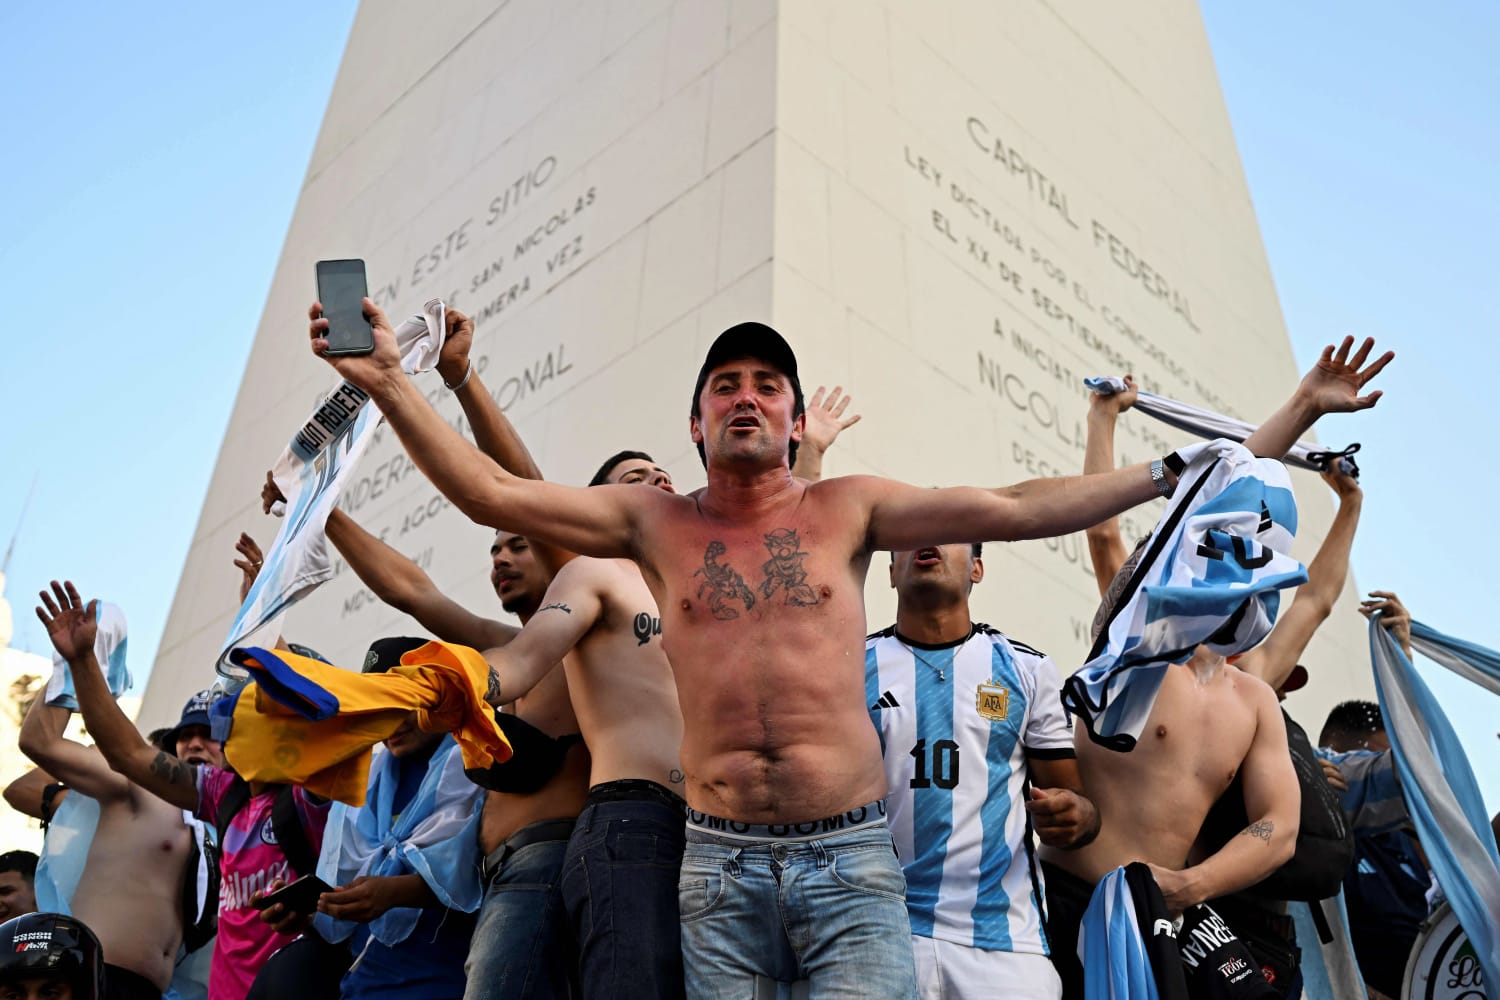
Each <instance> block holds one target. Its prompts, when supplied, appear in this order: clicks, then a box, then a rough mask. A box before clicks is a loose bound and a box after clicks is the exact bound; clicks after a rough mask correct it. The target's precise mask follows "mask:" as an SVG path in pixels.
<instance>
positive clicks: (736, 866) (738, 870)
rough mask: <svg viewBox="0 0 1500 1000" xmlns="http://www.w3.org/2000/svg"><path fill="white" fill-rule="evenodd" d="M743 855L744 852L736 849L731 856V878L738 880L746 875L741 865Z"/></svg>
mask: <svg viewBox="0 0 1500 1000" xmlns="http://www.w3.org/2000/svg"><path fill="white" fill-rule="evenodd" d="M743 853H744V852H743V851H742V850H740V848H738V847H736V848H735V849H734V853H733V854H731V855H730V856H729V863H728V865H727V867H728V868H729V877H730V878H736V879H737V878H739V877H740V876H741V875H743V874H745V869H744V868H743V867H741V865H740V855H741V854H743Z"/></svg>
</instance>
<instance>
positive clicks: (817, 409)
mask: <svg viewBox="0 0 1500 1000" xmlns="http://www.w3.org/2000/svg"><path fill="white" fill-rule="evenodd" d="M850 401H851V397H850V396H849V395H848V393H846V392H844V387H843V386H841V385H836V386H834V387H833V391H832V392H830V393H827V395H826V396H825V395H824V387H823V386H821V385H820V386H818V391H817V392H815V393H813V397H812V400H811V401H810V402H808V404H807V428H806V430H804V431H803V432H802V446H803V447H811V448H815V449H817V450H818V451H820V452H823V451H827V450H828V449H829V448H830V447H831V446H832V445H833V442H834V441H835V440H836V439H837V438H838V436H839V435H840V434H841V433H843V432H844V431H846V430H848V429H849V428H850V427H853V426H854V425H855V424H857V423H859V420H860V414H858V413H856V414H854V416H852V417H845V416H844V411H845V410H847V409H848V408H849V403H850Z"/></svg>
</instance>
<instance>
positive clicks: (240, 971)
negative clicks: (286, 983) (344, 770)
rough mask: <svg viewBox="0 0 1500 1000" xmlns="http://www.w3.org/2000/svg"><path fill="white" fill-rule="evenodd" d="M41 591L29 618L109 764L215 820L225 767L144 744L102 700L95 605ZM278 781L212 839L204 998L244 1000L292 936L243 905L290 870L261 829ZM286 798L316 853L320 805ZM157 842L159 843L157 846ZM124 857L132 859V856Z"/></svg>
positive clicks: (323, 811) (226, 782) (65, 589)
mask: <svg viewBox="0 0 1500 1000" xmlns="http://www.w3.org/2000/svg"><path fill="white" fill-rule="evenodd" d="M41 597H42V603H43V605H44V606H45V607H39V608H37V616H38V617H39V618H41V619H42V623H43V624H44V625H46V626H47V632H48V635H49V636H50V637H51V639H52V644H53V646H54V647H56V649H57V651H58V653H59V654H60V655H61V656H63V658H64V659H66V660H67V661H68V669H69V670H70V671H72V674H73V684H74V688H75V690H76V692H77V696H78V706H79V710H80V711H81V712H82V713H83V718H84V721H85V722H86V723H87V724H88V727H89V732H90V733H91V734H92V735H93V737H94V739H95V741H96V745H97V746H98V748H99V751H100V753H102V754H103V755H104V759H105V760H107V761H108V762H109V766H110V767H111V768H112V769H113V770H114V771H116V772H117V773H118V774H120V775H122V776H124V777H125V778H127V779H129V780H130V781H131V782H132V783H134V784H135V785H138V786H139V787H140V788H142V789H143V790H145V791H147V792H149V793H151V794H152V795H155V796H157V797H158V798H161V799H163V800H164V801H165V802H167V803H169V804H170V805H173V806H176V807H177V808H178V809H187V810H191V811H192V812H193V814H194V815H195V816H196V817H197V818H198V819H199V820H201V821H203V822H205V823H217V822H218V814H219V810H220V807H221V805H222V804H223V802H224V800H225V798H226V796H227V795H228V792H229V790H230V788H231V787H233V786H234V784H235V782H236V781H237V780H238V779H237V778H236V777H235V775H234V774H233V772H231V771H228V770H225V769H223V768H220V767H217V766H215V765H214V764H212V763H210V762H207V761H204V762H202V763H194V762H192V761H189V760H184V759H183V758H181V757H178V756H176V755H174V754H172V753H170V752H168V751H167V750H165V749H161V748H159V747H157V746H155V745H154V744H152V743H149V742H147V740H146V739H145V738H144V737H142V736H141V734H140V732H138V731H137V730H136V728H135V724H134V723H132V722H131V721H130V720H129V719H128V718H126V717H125V713H123V712H121V711H120V706H119V705H117V704H116V703H115V700H114V698H113V697H111V696H110V693H109V686H108V685H107V684H106V682H105V680H104V674H103V673H102V672H101V671H100V668H99V661H98V659H97V658H96V657H95V654H94V633H95V631H96V625H95V617H94V616H95V604H97V602H90V603H88V604H85V603H84V601H83V600H82V598H80V597H79V595H78V590H77V588H76V587H74V586H73V584H72V583H71V582H68V583H67V584H66V585H63V584H59V583H57V581H55V580H54V581H53V583H52V593H51V594H50V595H49V594H47V593H45V592H44V593H43V594H42V595H41ZM190 704H191V703H190ZM191 742H193V738H192V737H190V738H189V739H188V740H186V741H179V742H178V744H177V748H178V749H179V750H183V752H188V751H187V750H186V749H185V748H187V747H188V746H189V745H190V744H191ZM278 787H279V786H274V785H262V784H260V783H259V782H251V783H250V786H249V793H250V794H249V796H248V801H246V802H245V803H244V805H243V806H241V807H240V808H239V809H238V810H237V811H236V812H235V813H234V815H233V816H232V817H230V822H229V825H228V827H227V828H226V829H225V832H224V837H223V840H222V841H221V842H220V844H219V849H220V854H219V874H220V892H219V924H218V934H217V935H216V936H215V938H214V951H213V962H212V966H211V968H210V972H209V983H208V996H209V1000H242V998H243V997H244V996H245V994H246V993H247V992H248V991H249V988H250V983H251V980H252V979H253V978H254V976H255V970H256V969H258V968H259V967H260V966H261V964H263V963H264V962H265V960H266V959H267V958H269V957H270V956H271V954H272V952H274V951H275V950H276V949H277V948H279V947H281V946H282V945H285V944H289V943H290V942H291V938H289V937H286V936H284V935H278V934H276V932H275V931H273V930H272V929H271V928H270V927H267V926H265V925H264V924H262V923H261V922H260V920H259V919H258V916H257V913H256V911H255V910H254V909H253V908H252V907H251V894H252V891H254V890H258V889H261V888H264V887H265V886H266V885H267V884H268V883H270V882H271V881H272V880H273V879H277V878H286V877H287V875H288V873H289V872H290V870H291V862H290V860H289V859H288V857H287V854H286V852H285V851H284V850H283V849H282V847H281V846H280V845H279V844H278V843H277V841H276V838H274V837H273V838H269V839H267V838H265V837H264V836H261V835H260V833H261V830H262V828H263V827H264V825H265V824H266V823H269V822H270V821H271V812H272V809H273V807H274V806H275V803H276V800H277V790H278ZM292 801H293V805H294V807H295V810H296V814H297V820H298V822H299V823H300V824H301V826H302V829H303V831H304V832H305V833H306V834H307V840H308V842H309V844H310V846H311V847H312V850H313V851H314V852H316V851H317V849H318V846H319V844H320V843H321V842H322V837H323V823H324V821H325V820H326V819H327V816H328V802H327V800H324V799H318V798H317V797H316V796H313V795H310V794H308V793H306V792H304V791H303V790H302V789H300V788H294V789H293V790H292ZM101 812H102V810H101ZM103 833H104V829H103V826H102V819H101V827H100V830H99V832H98V833H96V834H95V841H96V842H98V841H101V840H104V841H106V842H107V841H108V840H109V838H108V837H103V836H101V834H103ZM184 836H186V831H184ZM165 846H167V845H164V844H163V843H161V842H157V843H156V847H155V849H156V850H160V849H162V848H163V847H165ZM130 863H132V864H140V863H141V862H140V858H139V856H135V857H133V858H132V859H131V862H130ZM86 874H87V873H85V875H86ZM111 889H112V895H113V894H114V893H118V891H119V890H118V886H113V887H111ZM180 890H181V883H180V882H179V883H175V884H174V886H173V890H172V891H173V893H174V895H173V897H172V898H173V900H174V901H175V900H176V899H177V898H178V897H177V896H176V895H175V893H177V892H180ZM76 898H77V897H76V896H75V900H76ZM117 898H122V899H124V898H129V897H127V896H119V897H117ZM174 905H175V904H174ZM75 907H76V903H75ZM132 920H133V922H134V923H133V925H134V926H143V925H142V924H141V922H140V919H139V916H136V915H134V911H133V910H132ZM173 955H174V956H175V950H174V952H173Z"/></svg>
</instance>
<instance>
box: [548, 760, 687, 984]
mask: <svg viewBox="0 0 1500 1000" xmlns="http://www.w3.org/2000/svg"><path fill="white" fill-rule="evenodd" d="M682 810H683V803H682V800H681V799H680V798H678V797H677V796H676V795H674V794H673V793H672V792H670V791H668V790H667V789H666V788H665V787H664V786H662V785H658V784H657V783H656V782H654V781H644V780H640V779H626V780H622V781H610V782H605V783H604V784H602V785H596V786H595V787H594V788H592V789H590V790H589V797H588V799H587V801H586V802H585V803H584V807H583V811H582V812H580V813H579V814H578V826H577V828H576V829H575V830H574V831H573V838H572V840H570V841H569V842H568V858H567V860H566V861H565V862H564V863H563V874H562V887H563V899H564V901H565V902H566V904H567V908H568V916H569V917H570V918H571V920H572V923H573V934H574V937H575V940H577V942H578V975H579V980H580V982H581V983H582V985H583V995H584V996H585V997H588V998H599V1000H630V998H635V997H639V998H641V1000H674V998H680V997H682V995H683V992H682V948H681V946H680V945H679V943H678V941H679V938H678V923H677V892H676V886H677V869H678V866H679V865H680V864H681V863H682V844H683V834H682Z"/></svg>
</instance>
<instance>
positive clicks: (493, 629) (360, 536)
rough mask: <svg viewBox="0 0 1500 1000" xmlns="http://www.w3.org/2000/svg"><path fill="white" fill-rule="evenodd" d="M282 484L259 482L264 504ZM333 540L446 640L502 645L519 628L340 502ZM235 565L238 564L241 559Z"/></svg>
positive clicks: (398, 605)
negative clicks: (453, 590)
mask: <svg viewBox="0 0 1500 1000" xmlns="http://www.w3.org/2000/svg"><path fill="white" fill-rule="evenodd" d="M284 499H285V497H283V496H282V495H281V489H280V488H279V487H278V486H277V485H276V481H275V480H274V479H273V478H272V477H271V474H270V473H269V472H267V473H266V482H265V485H263V486H262V487H261V488H260V500H261V509H262V510H264V511H266V512H269V511H270V509H271V505H272V504H273V503H275V502H276V501H277V500H284ZM324 531H325V532H326V534H327V535H328V540H329V541H330V542H332V543H333V547H334V548H336V549H338V552H339V555H341V556H343V557H344V561H345V562H347V563H348V564H349V568H350V569H352V570H354V575H355V576H357V577H359V580H360V582H361V583H363V584H364V585H365V586H366V587H369V588H370V589H371V590H372V591H374V592H375V596H376V597H378V598H380V599H381V601H383V602H385V603H386V604H388V605H390V606H391V607H393V608H395V609H396V610H397V611H400V612H401V613H402V614H408V615H411V616H412V617H413V618H415V619H416V620H417V623H418V624H419V625H421V626H422V627H423V628H424V629H426V630H427V631H429V632H431V633H432V634H433V635H435V636H437V637H438V638H439V639H441V640H443V641H444V642H456V643H459V644H460V645H464V646H471V647H473V648H474V649H488V648H489V647H491V646H503V645H504V644H505V643H507V642H509V641H510V640H511V639H513V638H515V636H516V633H517V632H519V631H520V630H519V629H517V628H515V627H513V626H511V625H506V624H504V623H503V622H497V621H495V620H494V619H492V618H484V617H481V616H480V615H476V614H474V612H472V611H470V610H469V609H468V608H466V607H464V606H463V605H462V604H459V603H458V602H457V601H455V600H453V599H452V598H451V597H449V596H448V595H447V594H444V593H443V592H442V591H441V590H439V589H438V588H437V584H435V583H433V582H432V577H430V576H428V575H427V574H426V573H424V572H423V571H422V567H420V566H418V565H417V564H416V563H414V562H412V561H411V560H410V559H408V558H406V557H405V556H404V555H402V554H401V553H399V552H397V551H396V550H395V549H393V548H391V547H390V546H389V545H387V544H386V543H385V542H382V541H381V540H380V539H378V538H376V537H375V536H374V535H372V534H370V533H369V532H368V531H366V530H365V529H364V528H363V527H361V526H360V524H359V522H357V521H355V520H354V518H352V517H350V516H349V515H348V514H345V513H344V512H343V511H341V510H339V509H338V508H337V507H335V508H334V509H333V510H331V511H329V513H328V522H327V525H326V526H325V528H324ZM235 565H239V563H236V564H235Z"/></svg>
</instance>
